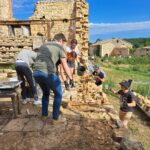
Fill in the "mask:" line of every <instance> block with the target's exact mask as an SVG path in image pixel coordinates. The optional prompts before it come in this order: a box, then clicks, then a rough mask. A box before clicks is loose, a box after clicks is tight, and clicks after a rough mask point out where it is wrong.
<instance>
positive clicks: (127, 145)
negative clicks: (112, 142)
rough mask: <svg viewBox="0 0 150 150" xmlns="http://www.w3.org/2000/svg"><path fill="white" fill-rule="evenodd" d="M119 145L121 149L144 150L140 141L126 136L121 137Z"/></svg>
mask: <svg viewBox="0 0 150 150" xmlns="http://www.w3.org/2000/svg"><path fill="white" fill-rule="evenodd" d="M120 146H121V148H122V150H145V149H144V147H143V145H142V144H141V143H140V142H138V141H135V140H131V139H128V138H123V139H122V141H121V144H120Z"/></svg>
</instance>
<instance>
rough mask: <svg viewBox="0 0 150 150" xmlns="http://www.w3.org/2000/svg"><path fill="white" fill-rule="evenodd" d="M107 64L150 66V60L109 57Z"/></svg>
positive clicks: (144, 57)
mask: <svg viewBox="0 0 150 150" xmlns="http://www.w3.org/2000/svg"><path fill="white" fill-rule="evenodd" d="M108 60H109V62H111V63H113V64H115V65H116V64H130V65H135V64H136V65H137V64H150V58H149V57H148V56H143V57H109V58H108Z"/></svg>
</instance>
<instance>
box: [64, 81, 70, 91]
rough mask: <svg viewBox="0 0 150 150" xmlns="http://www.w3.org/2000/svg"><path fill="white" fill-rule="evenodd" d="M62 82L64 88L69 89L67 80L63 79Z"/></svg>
mask: <svg viewBox="0 0 150 150" xmlns="http://www.w3.org/2000/svg"><path fill="white" fill-rule="evenodd" d="M64 84H65V88H66V90H69V84H68V82H67V81H64Z"/></svg>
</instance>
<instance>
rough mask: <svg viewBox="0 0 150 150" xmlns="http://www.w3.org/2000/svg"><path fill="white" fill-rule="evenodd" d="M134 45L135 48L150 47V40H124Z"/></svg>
mask: <svg viewBox="0 0 150 150" xmlns="http://www.w3.org/2000/svg"><path fill="white" fill-rule="evenodd" d="M124 40H126V41H128V42H130V43H132V44H133V48H139V47H145V46H150V38H131V39H124Z"/></svg>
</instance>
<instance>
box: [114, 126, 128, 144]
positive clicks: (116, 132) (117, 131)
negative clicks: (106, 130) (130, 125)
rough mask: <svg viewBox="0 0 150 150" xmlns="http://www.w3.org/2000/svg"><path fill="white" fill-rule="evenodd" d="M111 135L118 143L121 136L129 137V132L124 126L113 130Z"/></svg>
mask: <svg viewBox="0 0 150 150" xmlns="http://www.w3.org/2000/svg"><path fill="white" fill-rule="evenodd" d="M112 136H113V139H114V140H115V141H116V142H119V143H120V142H121V140H122V139H123V138H125V137H129V132H128V130H127V129H126V128H119V129H115V130H114V132H113V135H112Z"/></svg>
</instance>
